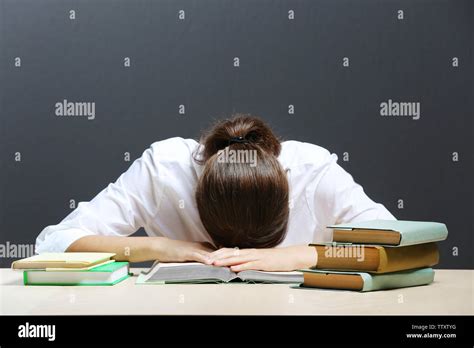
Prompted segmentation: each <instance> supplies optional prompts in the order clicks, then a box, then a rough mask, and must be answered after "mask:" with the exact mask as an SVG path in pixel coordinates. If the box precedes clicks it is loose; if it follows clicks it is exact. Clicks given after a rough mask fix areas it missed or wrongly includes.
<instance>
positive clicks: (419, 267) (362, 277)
mask: <svg viewBox="0 0 474 348" xmlns="http://www.w3.org/2000/svg"><path fill="white" fill-rule="evenodd" d="M328 228H332V229H333V243H328V244H312V245H313V246H314V247H315V248H316V249H317V251H318V263H317V266H316V267H315V268H314V269H303V270H301V271H302V272H303V275H304V281H303V284H302V286H304V287H315V288H329V289H344V290H357V291H374V290H382V289H393V288H402V287H408V286H417V285H426V284H429V283H431V282H433V280H434V271H433V269H432V268H431V267H433V266H434V265H436V264H437V263H438V262H439V251H438V245H437V243H436V242H438V241H442V240H444V239H446V238H447V236H448V230H447V228H446V225H444V224H442V223H438V222H423V221H402V220H372V221H365V222H358V223H353V224H341V225H332V226H328Z"/></svg>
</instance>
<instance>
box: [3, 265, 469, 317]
mask: <svg viewBox="0 0 474 348" xmlns="http://www.w3.org/2000/svg"><path fill="white" fill-rule="evenodd" d="M139 271H140V269H133V272H134V273H135V274H138V272H139ZM135 280H136V276H135V277H131V278H129V279H127V280H126V281H124V282H122V283H120V284H117V285H115V286H111V287H108V286H97V287H95V286H77V287H74V286H69V287H68V286H23V285H22V273H21V272H14V271H12V270H10V269H0V314H18V315H27V314H37V315H48V314H57V315H59V314H213V315H219V314H221V315H225V314H237V315H245V314H248V315H253V314H260V315H266V314H270V315H278V314H285V315H294V314H296V315H313V314H329V315H332V314H355V315H360V314H362V315H363V314H371V315H379V314H407V315H417V314H420V315H422V314H427V315H437V314H446V315H448V314H452V315H458V314H471V315H472V314H474V310H473V283H474V271H472V270H436V275H435V282H434V283H433V284H431V285H427V286H420V287H413V288H405V289H394V290H387V291H377V292H371V293H359V292H350V291H337V290H322V289H314V290H306V289H292V288H291V287H290V286H288V285H273V284H272V285H270V284H235V283H234V284H200V285H189V284H186V285H184V284H183V285H135Z"/></svg>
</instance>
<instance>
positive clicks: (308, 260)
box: [210, 245, 318, 272]
mask: <svg viewBox="0 0 474 348" xmlns="http://www.w3.org/2000/svg"><path fill="white" fill-rule="evenodd" d="M210 257H211V261H212V264H213V265H214V266H228V267H230V268H231V270H232V271H234V272H240V271H245V270H250V269H253V270H260V271H269V272H271V271H294V270H297V269H302V268H311V267H315V266H316V265H317V263H318V253H317V252H316V248H315V247H312V246H307V245H296V246H289V247H283V248H269V249H230V248H222V249H219V250H216V251H214V252H213V253H211V254H210Z"/></svg>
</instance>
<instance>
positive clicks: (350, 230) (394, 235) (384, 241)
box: [327, 220, 448, 246]
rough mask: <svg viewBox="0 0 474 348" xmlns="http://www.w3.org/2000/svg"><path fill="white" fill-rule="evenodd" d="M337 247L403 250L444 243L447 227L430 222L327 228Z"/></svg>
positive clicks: (381, 222) (382, 222) (383, 222)
mask: <svg viewBox="0 0 474 348" xmlns="http://www.w3.org/2000/svg"><path fill="white" fill-rule="evenodd" d="M327 227H328V228H332V229H333V241H334V242H339V243H357V244H379V245H387V246H406V245H415V244H423V243H431V242H438V241H442V240H445V239H446V238H447V237H448V229H447V228H446V225H445V224H443V223H440V222H431V221H404V220H371V221H362V222H355V223H346V224H339V225H330V226H327Z"/></svg>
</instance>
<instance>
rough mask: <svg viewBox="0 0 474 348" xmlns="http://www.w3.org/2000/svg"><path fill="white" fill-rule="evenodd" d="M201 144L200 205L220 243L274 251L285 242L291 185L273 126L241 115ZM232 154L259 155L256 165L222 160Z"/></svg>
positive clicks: (206, 224)
mask: <svg viewBox="0 0 474 348" xmlns="http://www.w3.org/2000/svg"><path fill="white" fill-rule="evenodd" d="M234 139H238V141H235V140H234ZM200 143H201V147H200V151H199V153H198V156H199V157H196V156H195V160H196V161H198V162H199V163H200V164H202V165H204V170H203V172H202V175H201V176H200V177H199V180H198V184H197V188H196V202H197V207H198V210H199V216H200V218H201V221H202V223H203V225H204V227H205V228H206V230H207V232H208V233H209V235H210V236H211V238H212V239H213V241H214V243H215V244H216V245H217V246H219V247H222V246H225V247H239V248H269V247H273V246H276V245H278V244H279V243H281V241H282V240H283V239H284V237H285V235H286V230H287V225H288V216H289V206H288V203H289V202H288V198H289V187H288V179H287V176H286V172H285V170H284V169H283V168H282V166H281V165H280V162H279V161H278V158H277V157H278V155H279V154H280V150H281V145H280V141H279V140H278V138H277V137H276V136H275V135H274V134H273V132H272V130H271V129H270V128H269V126H267V125H266V124H265V123H264V122H263V121H262V120H261V119H259V118H257V117H253V116H250V115H242V114H236V115H234V116H233V117H232V118H231V119H226V120H222V121H219V122H217V123H216V124H215V125H214V126H213V127H212V128H211V129H210V130H209V131H208V132H206V133H205V134H204V135H203V136H202V138H201V140H200ZM230 150H236V151H234V153H238V151H239V150H247V151H244V152H240V153H247V154H249V153H250V152H249V151H253V154H254V155H255V163H253V164H254V165H253V166H252V165H250V164H249V163H241V162H237V163H236V162H235V161H234V162H232V161H230V163H229V161H221V160H219V156H222V155H223V154H224V153H225V151H230Z"/></svg>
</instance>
